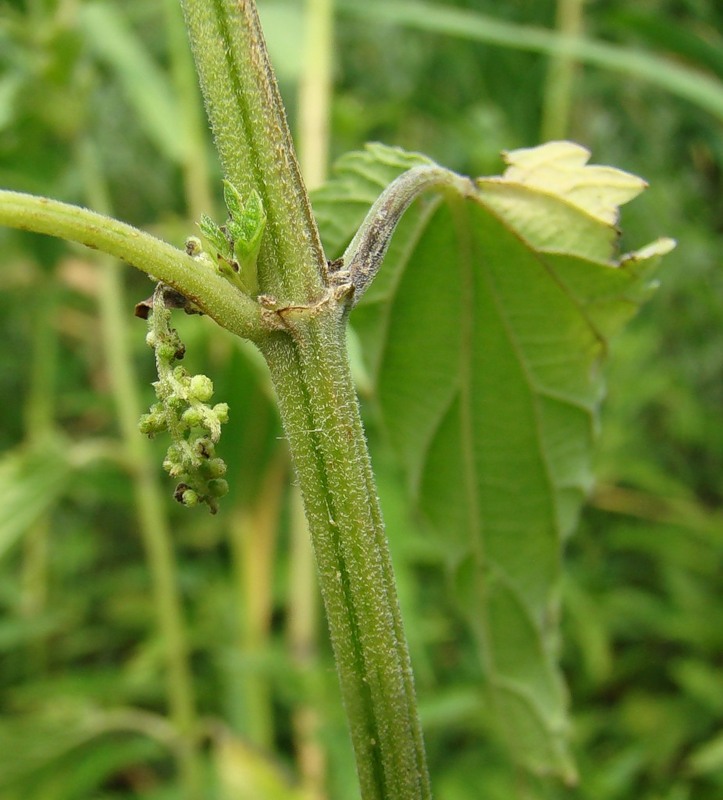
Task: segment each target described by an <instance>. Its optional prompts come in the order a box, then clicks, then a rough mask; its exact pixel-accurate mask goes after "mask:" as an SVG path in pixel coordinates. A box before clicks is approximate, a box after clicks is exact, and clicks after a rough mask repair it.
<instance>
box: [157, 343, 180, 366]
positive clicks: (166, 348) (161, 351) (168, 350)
mask: <svg viewBox="0 0 723 800" xmlns="http://www.w3.org/2000/svg"><path fill="white" fill-rule="evenodd" d="M176 351H177V348H176V346H175V345H174V344H173V342H168V341H165V342H158V344H157V345H156V356H157V357H158V360H159V361H162V362H165V363H166V364H170V363H171V361H173V360H174V359H175V358H176Z"/></svg>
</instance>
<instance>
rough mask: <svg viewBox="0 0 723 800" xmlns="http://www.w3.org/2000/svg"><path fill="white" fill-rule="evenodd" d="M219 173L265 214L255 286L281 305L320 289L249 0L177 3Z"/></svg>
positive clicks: (301, 195) (295, 173) (315, 248)
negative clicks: (254, 196) (257, 198)
mask: <svg viewBox="0 0 723 800" xmlns="http://www.w3.org/2000/svg"><path fill="white" fill-rule="evenodd" d="M182 4H183V9H184V12H185V15H186V25H187V27H188V32H189V36H190V39H191V47H192V49H193V53H194V56H195V59H196V67H197V69H198V73H199V77H200V80H201V88H202V90H203V95H204V98H205V100H206V109H207V111H208V116H209V119H210V121H211V127H212V128H213V132H214V137H215V140H216V147H217V149H218V152H219V155H220V157H221V162H222V164H223V169H224V173H225V175H226V177H227V179H228V180H230V181H231V183H233V184H234V186H236V188H237V189H238V190H239V191H240V192H241V194H242V195H243V196H244V197H247V196H248V195H250V194H251V192H252V191H253V190H254V189H255V190H256V191H257V192H258V193H259V194H260V195H261V199H262V201H263V205H264V209H265V211H266V215H267V221H266V234H265V235H264V239H263V242H262V245H261V252H260V253H259V259H258V271H259V287H260V290H261V291H262V292H264V293H267V294H272V295H274V296H275V297H277V298H279V299H280V300H281V301H282V302H283V301H289V302H294V303H299V302H313V301H314V300H316V299H318V298H319V296H320V295H321V293H322V292H323V288H324V287H323V282H322V271H323V267H324V254H323V250H322V247H321V241H320V239H319V234H318V231H317V227H316V222H315V220H314V216H313V214H312V211H311V205H310V203H309V200H308V196H307V194H306V190H305V188H304V184H303V181H302V179H301V174H300V171H299V166H298V163H297V161H296V157H295V155H294V150H293V146H292V143H291V135H290V133H289V128H288V125H287V123H286V116H285V113H284V109H283V105H282V103H281V98H280V96H279V91H278V87H277V85H276V78H275V77H274V74H273V70H272V68H271V65H270V63H269V60H268V55H267V52H266V45H265V43H264V39H263V34H262V32H261V26H260V23H259V19H258V14H257V12H256V6H255V4H254V3H253V2H252V0H182Z"/></svg>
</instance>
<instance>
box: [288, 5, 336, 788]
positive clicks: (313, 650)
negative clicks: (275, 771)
mask: <svg viewBox="0 0 723 800" xmlns="http://www.w3.org/2000/svg"><path fill="white" fill-rule="evenodd" d="M333 23H334V0H306V3H305V10H304V58H303V61H302V71H301V77H300V81H299V90H298V103H299V111H298V117H297V141H298V146H299V163H300V166H301V174H302V175H303V178H304V181H305V182H306V185H307V187H308V188H309V189H314V188H316V187H318V186H320V185H321V184H322V183H323V182H324V180H325V179H326V175H327V167H328V163H329V128H330V124H329V118H330V109H331V94H332V61H333V51H334V47H333V45H334V30H333V28H334V25H333ZM290 535H291V545H290V546H291V558H290V564H289V592H288V617H287V636H288V643H289V647H290V649H291V658H292V662H293V665H294V668H295V670H296V671H297V672H298V676H299V681H300V684H301V686H302V687H303V690H304V691H303V699H302V701H301V702H300V703H299V704H298V705H297V706H296V707H295V708H294V712H293V717H292V725H293V730H294V748H295V751H296V763H297V769H298V772H299V775H300V782H301V786H302V787H303V788H304V789H305V790H306V791H308V792H309V794H310V795H311V796H312V797H321V796H324V795H325V793H326V792H325V785H326V781H327V777H326V772H327V764H326V753H325V751H324V748H323V747H322V745H321V742H320V735H319V734H320V730H321V727H322V725H323V715H322V711H321V707H322V703H321V702H320V699H321V687H320V685H319V670H318V660H319V655H318V651H319V630H320V629H319V615H320V603H319V586H318V581H317V578H316V568H315V565H314V553H313V550H312V546H311V539H310V537H309V526H308V523H307V521H306V516H305V514H304V506H303V498H302V497H301V492H300V491H299V487H298V486H297V485H294V486H293V487H292V489H291V514H290Z"/></svg>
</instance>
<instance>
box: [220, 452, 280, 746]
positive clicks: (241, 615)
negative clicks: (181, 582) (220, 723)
mask: <svg viewBox="0 0 723 800" xmlns="http://www.w3.org/2000/svg"><path fill="white" fill-rule="evenodd" d="M286 461H287V457H286V454H285V453H284V457H283V459H278V458H277V459H276V460H275V461H274V462H272V463H271V464H270V466H269V468H268V470H267V472H266V474H265V475H264V480H263V481H262V482H261V491H260V493H259V496H258V497H256V498H255V499H254V501H253V502H252V503H251V504H250V505H246V504H244V505H243V506H242V507H240V508H238V509H237V510H236V511H235V513H234V514H233V517H232V519H231V521H230V524H229V542H230V545H231V553H232V564H233V568H234V584H235V590H236V592H235V593H236V603H237V611H238V613H237V619H238V624H239V631H238V636H237V652H236V654H235V655H236V656H238V657H239V658H241V659H243V662H244V664H243V666H242V669H243V675H242V676H239V678H238V680H237V683H238V685H237V686H236V687H233V689H232V696H238V697H239V706H240V712H239V713H238V715H237V716H238V717H239V719H238V720H237V727H238V729H239V731H240V732H241V733H242V734H243V735H244V736H245V737H246V738H247V739H248V740H249V741H250V742H251V743H253V744H254V745H256V746H257V747H260V748H263V749H265V750H267V751H271V750H272V749H273V745H274V720H273V709H272V696H271V694H272V693H271V687H270V685H269V680H268V677H267V674H266V670H265V669H264V668H263V660H264V658H267V657H268V655H269V650H270V633H271V615H272V612H273V583H274V581H273V575H274V557H275V555H276V539H277V537H276V534H277V530H278V525H279V511H280V509H281V504H282V494H283V490H284V487H285V480H284V478H285V476H286V474H287V469H286ZM233 666H234V668H235V667H236V662H234V665H233Z"/></svg>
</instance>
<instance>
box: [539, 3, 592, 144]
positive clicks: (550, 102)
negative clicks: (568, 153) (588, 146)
mask: <svg viewBox="0 0 723 800" xmlns="http://www.w3.org/2000/svg"><path fill="white" fill-rule="evenodd" d="M584 2H585V0H557V19H556V27H557V31H558V33H559V34H560V36H561V40H560V46H559V49H558V52H557V53H556V54H555V55H554V56H552V57H551V58H550V62H549V65H548V68H547V78H546V80H545V93H544V99H543V104H542V128H541V140H542V141H543V142H549V141H554V140H559V139H565V138H567V136H568V135H569V134H568V131H569V129H570V111H571V108H572V98H573V91H574V89H573V85H574V82H575V74H576V72H577V66H578V60H577V58H576V57H575V55H574V54H572V53H570V52H569V49H568V44H567V43H568V42H569V41H570V40H574V39H579V38H581V36H582V33H583V6H584Z"/></svg>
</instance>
